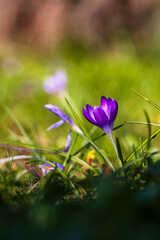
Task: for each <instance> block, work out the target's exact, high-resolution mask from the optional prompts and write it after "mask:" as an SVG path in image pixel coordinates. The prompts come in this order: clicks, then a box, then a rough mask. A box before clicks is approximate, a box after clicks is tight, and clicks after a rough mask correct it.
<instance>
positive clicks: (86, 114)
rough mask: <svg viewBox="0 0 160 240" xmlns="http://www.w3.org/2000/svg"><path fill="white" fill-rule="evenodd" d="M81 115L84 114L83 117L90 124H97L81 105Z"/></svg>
mask: <svg viewBox="0 0 160 240" xmlns="http://www.w3.org/2000/svg"><path fill="white" fill-rule="evenodd" d="M83 115H84V116H85V118H86V119H87V120H88V121H89V122H90V123H92V124H94V125H96V126H98V125H97V123H96V121H95V120H94V119H92V118H91V116H90V115H89V113H88V112H87V111H86V109H85V108H84V107H83Z"/></svg>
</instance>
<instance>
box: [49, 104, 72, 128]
mask: <svg viewBox="0 0 160 240" xmlns="http://www.w3.org/2000/svg"><path fill="white" fill-rule="evenodd" d="M44 108H46V109H48V110H49V111H51V112H52V113H54V114H55V115H56V116H58V117H60V118H61V119H62V120H63V121H64V122H67V123H68V124H70V125H71V126H72V125H73V124H74V122H73V121H72V119H71V118H70V117H68V116H67V115H66V114H65V113H64V112H63V111H62V110H61V109H60V108H59V107H57V106H54V105H51V104H47V105H44Z"/></svg>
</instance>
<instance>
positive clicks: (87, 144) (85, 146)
mask: <svg viewBox="0 0 160 240" xmlns="http://www.w3.org/2000/svg"><path fill="white" fill-rule="evenodd" d="M123 126H124V124H120V125H118V126H116V127H114V128H113V131H115V130H117V129H118V128H120V127H123ZM105 135H106V133H102V134H101V135H99V136H98V137H96V138H94V139H93V141H96V140H98V139H99V138H101V137H104V136H105ZM89 145H90V143H86V144H84V145H83V146H82V147H80V148H79V149H78V150H76V151H75V152H74V153H73V155H76V154H78V153H79V152H80V151H82V150H83V149H85V148H87V147H89Z"/></svg>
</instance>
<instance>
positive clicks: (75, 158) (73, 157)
mask: <svg viewBox="0 0 160 240" xmlns="http://www.w3.org/2000/svg"><path fill="white" fill-rule="evenodd" d="M71 160H73V161H74V162H77V163H79V164H80V165H82V166H85V167H87V168H88V169H90V170H91V171H93V172H95V173H99V172H97V171H96V169H94V168H93V167H91V166H90V165H89V164H88V163H86V162H85V161H83V160H81V159H80V158H78V157H75V156H71Z"/></svg>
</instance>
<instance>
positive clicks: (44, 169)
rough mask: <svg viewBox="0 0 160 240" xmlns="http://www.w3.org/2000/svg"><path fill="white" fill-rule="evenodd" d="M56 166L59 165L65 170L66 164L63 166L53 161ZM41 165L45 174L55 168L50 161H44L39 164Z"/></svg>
mask: <svg viewBox="0 0 160 240" xmlns="http://www.w3.org/2000/svg"><path fill="white" fill-rule="evenodd" d="M52 163H53V164H54V165H55V166H56V167H58V168H59V169H61V170H62V171H64V166H62V165H61V164H59V163H55V162H52ZM39 167H40V168H41V169H42V172H43V176H45V175H46V174H48V173H49V172H50V171H53V170H55V167H53V166H51V165H50V164H49V163H44V164H41V165H39Z"/></svg>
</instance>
